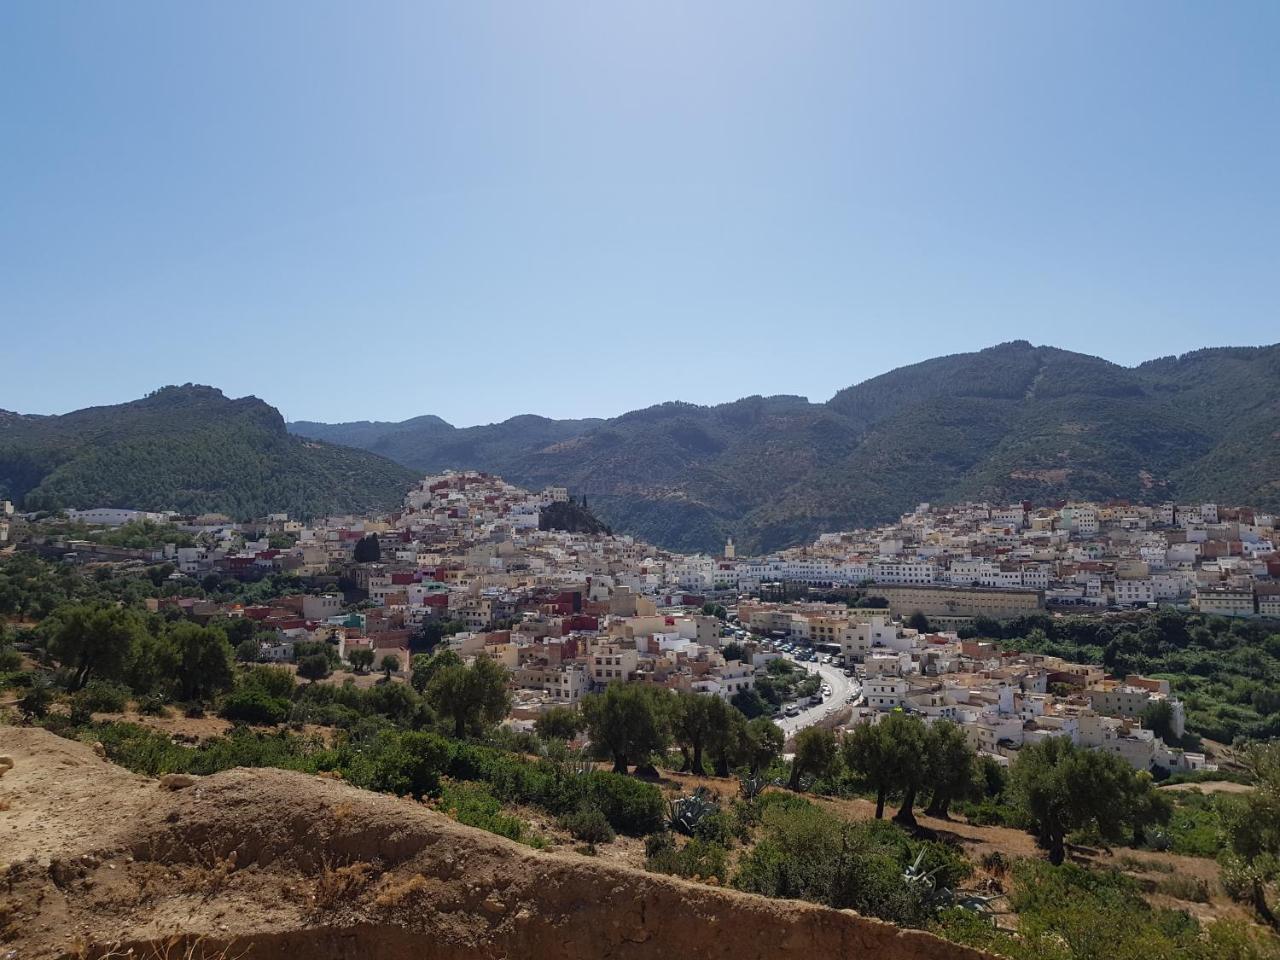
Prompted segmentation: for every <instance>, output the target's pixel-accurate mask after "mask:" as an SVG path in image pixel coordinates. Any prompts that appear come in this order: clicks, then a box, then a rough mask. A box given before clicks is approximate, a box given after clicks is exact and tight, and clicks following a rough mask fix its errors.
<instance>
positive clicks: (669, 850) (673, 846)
mask: <svg viewBox="0 0 1280 960" xmlns="http://www.w3.org/2000/svg"><path fill="white" fill-rule="evenodd" d="M728 861H729V852H728V851H727V850H726V849H725V848H724V847H723V846H721V845H720V844H718V843H715V842H713V841H709V840H699V839H697V838H696V837H695V838H693V839H692V840H690V841H689V842H688V843H686V844H684V846H680V845H679V844H677V843H676V840H675V837H674V836H673V835H672V834H671V833H669V832H667V831H665V830H664V831H662V832H660V833H655V834H652V835H650V836H649V837H648V838H647V839H646V841H645V864H644V865H645V869H647V870H651V871H653V872H654V873H669V874H674V875H675V876H678V877H698V878H700V879H703V880H707V879H710V878H711V877H715V878H716V879H717V880H723V879H725V876H726V874H727V873H728Z"/></svg>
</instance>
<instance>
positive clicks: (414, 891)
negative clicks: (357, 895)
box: [373, 873, 430, 907]
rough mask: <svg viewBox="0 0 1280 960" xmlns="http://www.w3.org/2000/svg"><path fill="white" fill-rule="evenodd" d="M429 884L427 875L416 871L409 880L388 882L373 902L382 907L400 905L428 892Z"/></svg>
mask: <svg viewBox="0 0 1280 960" xmlns="http://www.w3.org/2000/svg"><path fill="white" fill-rule="evenodd" d="M429 886H430V884H428V883H427V878H426V877H424V876H423V875H422V874H420V873H415V874H414V875H413V876H412V877H410V878H409V879H408V880H405V881H402V882H400V883H396V882H394V881H392V882H391V883H388V884H387V885H386V886H385V887H383V888H382V890H381V891H379V893H378V895H377V897H375V898H374V901H373V902H374V903H376V904H377V905H378V906H380V907H400V906H403V905H404V904H406V903H408V902H410V901H411V900H413V899H414V898H416V897H418V896H419V895H421V894H424V893H426V891H427V888H428V887H429Z"/></svg>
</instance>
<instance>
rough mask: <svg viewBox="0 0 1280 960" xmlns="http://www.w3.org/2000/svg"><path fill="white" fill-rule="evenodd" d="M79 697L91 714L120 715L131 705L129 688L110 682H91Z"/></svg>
mask: <svg viewBox="0 0 1280 960" xmlns="http://www.w3.org/2000/svg"><path fill="white" fill-rule="evenodd" d="M76 696H77V697H81V698H83V701H84V705H85V707H86V708H87V709H88V710H89V711H90V712H91V713H120V712H122V711H123V710H124V708H125V706H126V705H127V704H128V703H129V688H128V687H125V686H122V685H121V684H118V683H111V682H110V681H108V680H90V681H89V683H88V684H86V685H85V688H84V689H83V690H81V691H80V692H79V693H78V694H76Z"/></svg>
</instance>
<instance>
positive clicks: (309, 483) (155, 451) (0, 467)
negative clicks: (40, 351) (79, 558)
mask: <svg viewBox="0 0 1280 960" xmlns="http://www.w3.org/2000/svg"><path fill="white" fill-rule="evenodd" d="M414 478H415V475H414V473H413V472H412V471H411V470H408V469H406V468H405V467H403V466H401V465H399V464H396V463H393V462H392V461H390V460H386V459H383V458H382V457H378V456H375V455H373V454H370V453H367V452H365V451H363V450H355V449H349V448H346V447H339V446H334V445H331V444H327V443H320V442H317V441H314V440H307V439H305V438H300V437H295V436H292V435H290V434H289V432H288V431H287V430H286V429H285V424H284V419H283V418H282V417H281V416H280V413H279V411H277V410H276V409H275V408H274V407H271V406H268V405H267V404H265V403H263V402H262V401H261V400H259V399H257V398H256V397H242V398H240V399H238V400H233V399H230V398H228V397H225V396H223V394H222V392H221V391H219V390H215V389H213V388H212V387H201V386H192V385H187V386H184V387H165V388H164V389H162V390H158V391H156V392H155V393H153V394H151V395H150V396H148V397H145V398H143V399H141V400H135V401H133V402H131V403H122V404H118V405H116V406H109V407H92V408H89V409H85V410H77V411H75V412H73V413H68V414H65V415H63V416H52V417H39V416H21V415H18V414H12V413H7V412H0V497H9V498H12V499H14V500H17V501H18V502H19V503H20V504H21V505H22V507H23V508H24V509H27V510H42V509H58V508H62V507H67V506H75V507H96V506H115V507H136V508H139V509H144V510H164V509H171V510H177V511H179V512H182V513H203V512H209V511H214V512H219V513H226V514H228V515H230V516H232V517H235V518H238V519H243V518H249V517H255V516H262V515H263V514H266V513H274V512H280V511H285V512H288V513H290V514H292V515H294V516H302V517H306V516H314V515H317V514H323V513H330V512H347V511H363V510H367V509H377V508H389V507H392V506H394V505H396V504H398V503H399V502H400V500H401V499H402V497H403V494H404V490H405V489H406V488H407V487H408V485H409V484H410V483H411V482H412V481H413V479H414Z"/></svg>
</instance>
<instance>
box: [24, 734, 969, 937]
mask: <svg viewBox="0 0 1280 960" xmlns="http://www.w3.org/2000/svg"><path fill="white" fill-rule="evenodd" d="M0 755H7V756H10V757H12V759H13V761H14V767H13V769H12V770H10V771H9V772H8V774H7V775H6V776H4V777H3V779H0V871H3V875H4V882H3V883H0V955H2V956H5V957H8V958H12V960H25V958H36V957H64V956H92V957H104V956H106V955H107V954H108V953H110V954H111V955H113V956H117V955H120V953H121V952H123V951H127V950H128V949H130V948H133V949H134V951H135V953H134V956H136V957H140V958H146V957H161V956H163V957H166V958H168V957H174V958H177V957H182V958H187V957H250V958H262V960H275V958H280V960H285V958H287V960H297V958H298V957H307V958H309V960H310V958H316V960H326V958H352V960H354V958H357V957H359V958H368V957H378V958H380V960H398V958H401V957H403V958H405V960H408V958H410V957H412V958H415V960H436V958H440V960H446V958H447V960H452V958H462V957H466V958H501V957H536V958H549V960H550V958H555V960H559V958H564V960H569V958H574V960H579V958H592V957H611V958H612V957H618V958H655V960H656V958H663V960H665V958H666V957H669V956H673V955H674V956H688V957H726V958H727V957H732V958H734V960H746V958H752V957H762V958H763V957H769V958H773V960H779V958H781V960H786V958H792V957H795V958H800V957H803V958H806V960H810V958H813V957H821V956H839V957H843V958H862V957H866V958H873V957H874V958H875V960H944V958H945V960H978V958H980V957H982V956H984V955H983V954H980V953H978V952H976V951H972V950H968V949H966V948H963V947H958V946H955V945H953V944H949V943H946V942H944V941H942V940H939V939H937V938H935V937H932V936H930V935H928V934H925V933H920V932H916V931H906V930H900V929H898V928H896V927H894V926H892V925H889V924H885V923H882V922H880V921H877V920H871V919H866V918H863V917H859V916H857V915H855V914H852V913H850V912H847V911H835V910H829V909H825V908H822V907H816V906H812V905H808V904H799V903H790V902H779V901H771V900H767V899H763V898H760V897H754V896H749V895H746V894H741V893H738V892H735V891H732V890H722V889H717V888H714V887H709V886H706V885H701V884H694V883H690V882H686V881H682V880H679V879H675V878H671V877H665V876H657V875H654V874H648V873H644V872H641V871H637V870H633V869H630V868H628V867H625V866H619V865H614V864H606V863H600V862H598V861H597V860H594V859H593V858H590V857H586V856H580V855H577V854H552V853H541V852H538V851H534V850H531V849H530V848H528V847H524V846H521V845H519V844H515V843H512V842H509V841H506V840H504V839H502V838H499V837H495V836H493V835H490V834H487V833H483V832H481V831H477V830H472V829H470V828H468V827H464V826H460V825H459V824H457V823H455V822H453V821H452V820H450V819H448V818H447V817H444V816H442V815H440V814H437V813H435V812H434V811H432V810H429V809H427V808H426V807H424V806H423V805H421V804H418V803H414V802H412V801H409V800H401V799H397V798H394V797H389V796H383V795H379V794H372V793H368V792H366V791H362V790H358V789H355V788H353V787H350V786H347V785H345V784H343V783H340V782H337V781H333V780H329V779H324V778H320V777H311V776H306V775H303V774H297V773H290V772H286V771H280V770H243V769H241V770H231V771H227V772H226V773H222V774H218V775H216V776H212V777H207V778H203V779H197V780H196V781H195V782H194V783H192V784H190V785H188V786H185V787H183V788H180V789H176V790H171V789H167V788H165V787H163V786H161V785H160V784H159V783H158V782H157V781H154V780H148V779H146V778H141V777H136V776H133V775H131V774H129V773H127V772H125V771H122V770H120V769H119V768H117V767H114V766H112V765H111V764H109V763H106V762H105V761H103V760H100V759H99V758H98V757H97V756H96V755H95V754H94V752H93V750H92V749H90V748H88V747H85V746H83V745H80V744H75V743H69V742H68V741H65V740H61V739H59V738H58V737H55V736H53V735H52V734H49V733H47V732H45V731H43V730H31V729H23V728H15V727H0ZM10 951H12V953H10Z"/></svg>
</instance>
